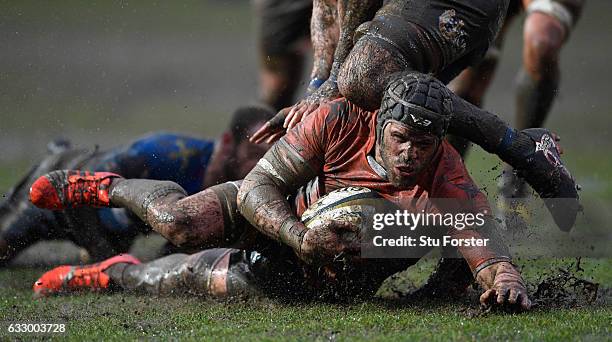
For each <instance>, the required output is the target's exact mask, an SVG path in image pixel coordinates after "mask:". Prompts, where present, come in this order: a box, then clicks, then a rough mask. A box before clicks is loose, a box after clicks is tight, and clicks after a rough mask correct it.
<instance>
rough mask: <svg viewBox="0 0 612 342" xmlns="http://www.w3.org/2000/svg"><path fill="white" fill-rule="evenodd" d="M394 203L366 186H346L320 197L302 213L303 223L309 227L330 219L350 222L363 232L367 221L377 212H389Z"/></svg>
mask: <svg viewBox="0 0 612 342" xmlns="http://www.w3.org/2000/svg"><path fill="white" fill-rule="evenodd" d="M391 208H394V205H393V204H392V203H391V202H390V201H388V200H386V199H385V198H383V197H382V196H381V195H380V194H378V193H377V192H376V191H373V190H370V189H368V188H364V187H346V188H340V189H337V190H334V191H332V192H330V193H328V194H326V195H325V196H322V197H321V198H319V199H318V200H317V201H316V202H315V203H313V204H312V205H311V206H310V207H308V209H306V211H304V213H303V214H302V217H301V220H302V223H304V225H305V226H306V227H308V228H313V227H317V226H319V225H321V224H322V223H323V222H325V221H328V220H338V221H344V222H350V223H352V224H353V225H355V226H356V227H359V230H360V231H361V232H363V230H364V229H365V228H367V227H365V225H366V223H367V222H371V218H372V217H373V215H374V214H375V213H377V212H388V211H389V210H390V209H391Z"/></svg>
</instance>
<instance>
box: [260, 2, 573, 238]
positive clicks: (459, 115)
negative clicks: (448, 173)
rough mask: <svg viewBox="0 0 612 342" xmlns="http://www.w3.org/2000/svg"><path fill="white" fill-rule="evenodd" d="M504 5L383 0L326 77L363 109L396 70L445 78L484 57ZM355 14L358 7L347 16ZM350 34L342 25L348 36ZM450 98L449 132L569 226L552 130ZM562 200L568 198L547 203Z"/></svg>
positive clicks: (272, 128) (277, 127)
mask: <svg viewBox="0 0 612 342" xmlns="http://www.w3.org/2000/svg"><path fill="white" fill-rule="evenodd" d="M349 2H351V1H349ZM360 3H361V4H362V5H361V6H365V5H364V4H363V2H360ZM347 6H348V5H347ZM315 8H316V3H315ZM507 8H508V0H477V1H468V0H459V1H450V0H425V1H422V0H418V1H417V0H391V1H388V2H387V3H386V4H385V5H384V6H383V7H382V8H381V9H380V10H378V12H377V13H376V15H375V16H374V18H373V20H372V21H369V22H366V23H363V24H362V25H361V26H360V27H359V28H358V29H357V31H356V32H355V36H354V40H355V41H356V43H355V45H354V47H352V49H350V52H348V56H347V57H346V59H344V60H335V61H334V65H337V66H339V67H338V69H339V70H338V74H337V75H338V76H337V81H336V80H333V79H332V80H331V81H330V82H331V83H333V84H335V83H337V88H338V89H339V91H340V94H342V96H344V97H346V98H347V99H348V100H350V101H352V102H353V103H355V104H356V105H358V106H360V107H361V108H364V109H368V110H374V109H376V108H378V105H379V104H380V100H381V97H382V93H383V89H384V87H385V85H386V83H387V81H388V79H389V77H390V76H391V75H392V74H393V73H396V72H399V71H409V70H415V71H419V72H422V73H429V74H433V75H436V77H437V78H438V79H440V80H442V81H443V82H444V83H448V82H449V81H450V80H452V79H453V78H454V77H455V76H457V74H458V73H459V72H461V71H462V70H464V69H465V68H466V67H468V66H470V65H472V64H474V63H476V62H478V61H480V59H481V58H482V56H484V54H485V52H486V51H487V50H488V48H489V46H490V44H491V43H493V41H494V39H495V37H496V35H497V33H498V31H499V28H500V27H501V25H502V23H503V21H504V17H505V14H506V10H507ZM315 12H316V11H315ZM365 12H367V11H364V12H363V13H365ZM354 13H362V12H359V11H353V12H347V14H346V15H347V16H348V15H351V14H354ZM313 20H314V16H313ZM346 22H351V23H353V25H354V20H348V19H346ZM341 24H342V21H341ZM342 30H343V29H342V28H341V29H340V31H341V32H343V31H342ZM351 32H352V31H349V30H347V31H346V34H349V33H351ZM342 36H343V34H341V37H342ZM315 42H316V41H314V40H313V44H315ZM315 50H316V48H315ZM341 55H342V54H337V55H336V57H341ZM332 70H333V69H332ZM322 87H323V86H322ZM337 94H338V93H334V95H333V96H332V95H330V96H329V97H327V98H326V99H324V100H327V99H329V98H334V97H335V96H337ZM321 101H323V99H321V100H317V101H315V102H313V103H314V105H308V106H306V107H303V106H302V107H300V106H299V105H298V106H296V107H294V108H293V109H292V110H291V111H289V115H288V116H286V112H287V111H281V112H280V113H279V114H278V115H277V116H276V117H275V118H274V119H273V120H271V121H270V122H269V123H268V124H266V126H264V127H263V128H262V129H261V130H260V131H259V132H257V133H256V135H255V136H254V137H253V140H254V141H255V142H261V141H268V142H271V141H274V140H275V139H278V138H279V137H280V136H282V135H283V134H284V130H283V129H282V126H281V124H282V123H283V120H284V123H285V126H286V127H289V128H291V127H292V126H294V125H295V124H296V123H297V122H299V121H300V120H302V119H303V118H304V117H305V116H306V114H308V113H309V112H310V111H312V110H313V109H314V108H316V107H317V106H318V105H319V104H320V103H321ZM449 101H450V102H452V106H453V116H452V117H451V121H450V126H449V132H450V133H451V134H454V135H457V136H460V137H463V138H465V139H467V140H469V141H471V142H474V143H476V144H478V145H479V146H481V147H482V148H483V149H484V150H485V151H487V152H489V153H495V154H497V155H498V156H499V157H500V158H501V159H502V160H503V161H505V162H507V163H508V164H510V165H511V166H512V167H514V168H515V169H516V170H518V173H519V176H520V177H522V178H524V179H525V180H526V181H527V183H529V184H530V185H531V186H532V187H533V188H534V190H535V191H536V192H537V193H538V194H539V195H540V197H542V198H543V199H544V202H545V203H546V205H547V207H548V209H549V211H550V212H551V214H552V216H553V218H554V220H555V222H556V223H557V225H558V226H559V227H560V228H561V229H562V230H564V231H567V230H569V229H571V227H572V226H573V225H574V222H575V220H576V215H577V212H578V209H579V203H578V193H577V190H576V183H575V182H574V180H573V178H572V177H571V175H570V173H569V171H568V170H567V169H566V168H565V166H564V165H563V163H562V162H561V160H560V159H559V158H552V157H551V154H550V153H548V152H547V151H548V150H549V149H551V148H554V145H555V142H554V139H553V137H552V136H551V134H550V133H549V132H547V131H544V130H538V131H527V130H524V131H517V130H515V129H513V128H511V127H509V126H508V125H507V124H506V123H505V122H503V121H502V120H501V119H500V118H499V117H498V116H496V115H494V114H492V113H490V112H487V111H485V110H482V109H480V108H478V107H476V106H474V105H472V104H470V103H468V102H467V101H464V100H462V99H460V98H459V97H456V96H455V97H451V99H449ZM536 132H537V133H536ZM559 198H562V199H567V200H564V201H557V200H550V201H549V200H547V199H559Z"/></svg>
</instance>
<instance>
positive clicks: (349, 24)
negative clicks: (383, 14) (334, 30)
mask: <svg viewBox="0 0 612 342" xmlns="http://www.w3.org/2000/svg"><path fill="white" fill-rule="evenodd" d="M381 5H382V1H380V0H364V1H355V0H338V3H337V12H338V21H339V22H340V37H339V39H338V44H337V46H336V51H335V52H334V62H333V64H332V68H331V72H330V77H331V78H335V77H336V76H337V75H338V72H339V70H340V66H342V63H344V60H346V57H347V56H348V54H349V52H351V49H352V48H353V37H354V35H355V30H357V27H359V25H361V24H362V23H364V22H366V21H369V20H371V19H372V18H373V17H374V14H375V13H376V10H377V9H378V8H380V6H381Z"/></svg>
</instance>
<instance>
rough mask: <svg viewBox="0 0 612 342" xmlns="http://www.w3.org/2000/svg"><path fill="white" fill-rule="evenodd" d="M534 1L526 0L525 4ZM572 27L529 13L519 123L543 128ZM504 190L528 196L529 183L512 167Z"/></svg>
mask: <svg viewBox="0 0 612 342" xmlns="http://www.w3.org/2000/svg"><path fill="white" fill-rule="evenodd" d="M532 2H533V1H524V3H525V7H526V8H529V5H530V4H531V3H532ZM568 30H569V27H568V26H566V25H564V24H563V23H562V22H561V21H560V20H559V19H558V18H555V17H554V16H552V15H550V14H547V13H543V12H540V11H535V12H532V13H529V14H528V15H527V18H526V20H525V24H524V29H523V67H522V69H521V71H520V73H519V76H518V84H517V97H516V126H517V128H519V129H525V128H531V127H542V126H543V125H544V122H545V120H546V118H547V117H548V114H549V113H550V109H551V107H552V104H553V102H554V99H555V97H556V95H557V92H558V88H559V79H560V69H559V54H560V52H561V48H562V46H563V44H564V42H565V41H566V39H567V37H568ZM504 175H505V176H504V178H503V184H502V193H503V194H504V197H507V198H521V197H525V195H526V194H525V190H526V186H525V183H524V182H523V181H522V180H520V179H519V178H518V177H516V176H515V175H514V173H513V171H512V169H511V168H506V169H505V171H504Z"/></svg>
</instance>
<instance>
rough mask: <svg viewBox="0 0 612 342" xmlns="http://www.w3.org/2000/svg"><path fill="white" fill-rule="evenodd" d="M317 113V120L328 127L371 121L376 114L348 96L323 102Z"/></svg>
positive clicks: (347, 125)
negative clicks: (360, 106)
mask: <svg viewBox="0 0 612 342" xmlns="http://www.w3.org/2000/svg"><path fill="white" fill-rule="evenodd" d="M316 115H317V116H318V117H317V118H316V120H319V121H320V122H321V123H322V124H324V125H325V126H327V127H328V128H333V129H344V128H347V127H352V126H354V125H355V124H356V123H357V122H369V121H370V120H371V118H372V115H374V114H373V113H372V112H368V111H366V110H363V109H361V108H359V107H358V106H357V105H355V104H354V103H352V102H350V101H349V100H347V99H346V98H339V99H336V100H333V101H330V102H327V103H325V104H322V105H321V106H320V107H319V109H318V110H317V112H316Z"/></svg>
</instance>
